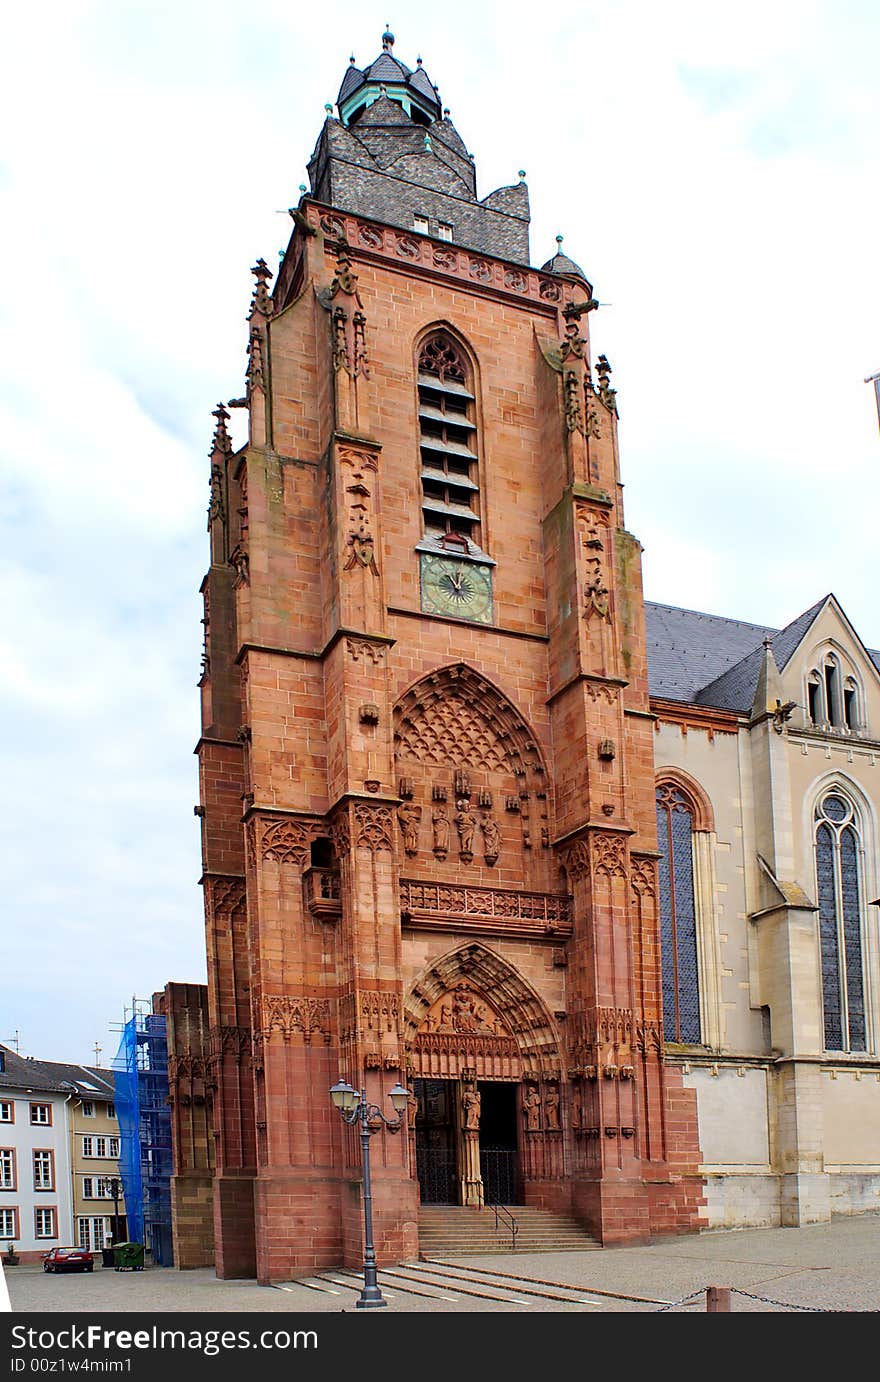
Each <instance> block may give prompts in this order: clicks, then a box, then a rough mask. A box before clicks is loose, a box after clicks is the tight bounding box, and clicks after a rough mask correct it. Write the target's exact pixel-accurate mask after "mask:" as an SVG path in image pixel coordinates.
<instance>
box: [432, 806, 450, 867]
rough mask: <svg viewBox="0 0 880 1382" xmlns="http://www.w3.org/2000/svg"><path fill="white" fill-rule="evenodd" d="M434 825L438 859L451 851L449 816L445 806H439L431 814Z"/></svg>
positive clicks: (435, 848)
mask: <svg viewBox="0 0 880 1382" xmlns="http://www.w3.org/2000/svg"><path fill="white" fill-rule="evenodd" d="M431 823H432V825H433V827H434V853H435V854H436V855H437V858H438V859H445V858H446V855H447V854H448V852H449V817H448V816H447V814H446V808H445V806H437V807H436V808H435V810H434V814H433V815H432V816H431Z"/></svg>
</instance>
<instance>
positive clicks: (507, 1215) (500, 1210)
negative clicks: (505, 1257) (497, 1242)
mask: <svg viewBox="0 0 880 1382" xmlns="http://www.w3.org/2000/svg"><path fill="white" fill-rule="evenodd" d="M488 1208H489V1209H494V1211H495V1232H496V1233H497V1232H498V1216H499V1214H500V1215H501V1217H502V1218H503V1219H507V1220H508V1221H509V1225H510V1248H511V1251H512V1252H516V1235H517V1234H518V1233H519V1224H518V1222H517V1220H516V1219H515V1218H514V1217H513V1215H512V1214H511V1212H510V1210H509V1209H507V1208H506V1206H505V1205H503V1204H497V1203H496V1202H495V1201H494V1200H491V1201H490V1202H489V1205H488Z"/></svg>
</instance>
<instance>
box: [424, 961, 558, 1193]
mask: <svg viewBox="0 0 880 1382" xmlns="http://www.w3.org/2000/svg"><path fill="white" fill-rule="evenodd" d="M406 1041H407V1070H408V1078H409V1080H410V1087H411V1088H412V1089H413V1092H414V1094H415V1097H416V1099H417V1101H418V1109H417V1111H416V1116H415V1119H414V1120H413V1125H412V1128H411V1134H410V1135H411V1138H412V1144H413V1145H412V1148H411V1151H412V1164H413V1165H414V1166H415V1168H416V1174H417V1177H418V1180H419V1190H420V1195H421V1200H422V1203H423V1204H463V1205H481V1204H493V1203H495V1204H519V1203H522V1202H523V1200H524V1198H525V1192H526V1189H527V1182H528V1181H529V1179H535V1178H546V1176H547V1175H548V1174H550V1175H555V1176H561V1175H562V1174H563V1169H564V1168H563V1157H562V1133H561V1126H560V1122H559V1116H558V1110H559V1107H560V1093H561V1088H560V1086H561V1070H560V1060H559V1043H558V1038H557V1035H556V1032H555V1029H554V1026H553V1022H552V1020H551V1018H550V1015H549V1013H548V1012H547V1009H546V1007H545V1006H544V1004H543V1002H542V1001H541V999H540V998H539V997H538V995H537V994H536V993H535V992H534V990H533V989H531V988H530V987H529V985H528V984H526V982H525V981H524V979H523V978H522V977H521V975H519V974H518V973H517V972H516V971H515V970H514V969H513V968H512V967H511V966H510V965H509V964H508V963H507V962H506V961H505V960H503V959H502V958H501V957H500V956H499V955H496V954H494V953H493V952H492V951H490V950H487V949H486V948H485V947H484V946H482V945H476V944H472V945H467V946H463V947H461V948H459V949H457V950H455V951H452V952H451V953H450V954H448V955H446V956H444V957H443V958H442V959H440V960H438V961H436V962H435V963H434V964H433V965H432V967H431V969H430V970H429V971H428V972H427V973H426V974H425V975H423V976H422V977H421V978H420V979H419V980H418V981H417V983H416V984H414V985H413V988H412V990H411V992H410V996H409V999H408V1002H407V1007H406ZM536 1102H537V1103H539V1104H540V1105H541V1107H543V1108H546V1109H547V1110H548V1111H550V1112H549V1118H550V1126H549V1127H547V1128H542V1129H541V1131H542V1134H543V1136H542V1137H541V1146H540V1148H538V1146H537V1145H536V1143H535V1139H534V1137H533V1136H531V1133H532V1132H533V1128H532V1124H533V1122H534V1119H533V1117H532V1115H531V1112H530V1110H531V1109H532V1108H533V1107H534V1106H535V1104H536ZM553 1111H555V1116H554V1112H553ZM538 1161H540V1165H539V1164H537V1162H538Z"/></svg>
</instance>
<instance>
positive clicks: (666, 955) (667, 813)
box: [657, 783, 702, 1042]
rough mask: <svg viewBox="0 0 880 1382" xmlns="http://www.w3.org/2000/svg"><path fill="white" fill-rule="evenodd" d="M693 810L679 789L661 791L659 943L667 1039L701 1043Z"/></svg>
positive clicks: (667, 786) (667, 785) (668, 786)
mask: <svg viewBox="0 0 880 1382" xmlns="http://www.w3.org/2000/svg"><path fill="white" fill-rule="evenodd" d="M693 836H694V816H693V808H692V806H691V804H690V802H689V801H688V799H687V797H686V796H685V794H684V792H682V791H681V790H680V789H679V788H678V787H676V786H673V785H672V784H670V783H664V784H662V785H661V786H660V787H658V789H657V847H658V849H659V851H660V860H659V878H660V945H661V959H662V971H663V1035H664V1036H665V1038H666V1040H667V1041H685V1042H699V1041H701V1039H702V1036H701V1031H700V988H699V979H698V972H697V917H696V900H695V896H694V841H693Z"/></svg>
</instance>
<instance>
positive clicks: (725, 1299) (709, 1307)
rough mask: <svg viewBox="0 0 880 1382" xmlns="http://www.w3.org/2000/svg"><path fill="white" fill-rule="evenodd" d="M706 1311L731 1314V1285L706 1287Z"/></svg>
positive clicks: (709, 1313)
mask: <svg viewBox="0 0 880 1382" xmlns="http://www.w3.org/2000/svg"><path fill="white" fill-rule="evenodd" d="M706 1313H707V1314H708V1315H713V1314H725V1315H729V1314H730V1287H729V1286H707V1287H706Z"/></svg>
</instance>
